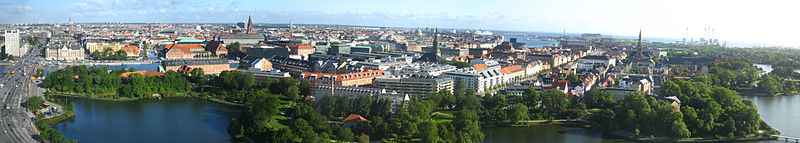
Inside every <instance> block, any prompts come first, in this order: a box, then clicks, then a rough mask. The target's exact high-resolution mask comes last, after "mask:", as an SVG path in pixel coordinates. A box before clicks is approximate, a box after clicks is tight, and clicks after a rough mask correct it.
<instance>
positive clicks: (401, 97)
mask: <svg viewBox="0 0 800 143" xmlns="http://www.w3.org/2000/svg"><path fill="white" fill-rule="evenodd" d="M312 91H313V93H314V96H315V98H314V99H316V100H319V99H322V98H326V97H331V96H329V95H331V92H333V94H336V95H348V96H350V97H353V98H355V97H358V96H370V97H372V98H376V99H387V100H389V101H391V102H392V103H391V104H392V111H391V112H394V111H397V110H398V109H400V108H404V107H405V105H406V103H407V101H409V100H411V98H410V97H409V96H408V94H401V93H397V92H396V91H387V90H386V89H377V88H365V87H352V86H349V87H342V86H334V87H333V89H331V86H323V85H318V86H314V87H313V89H312Z"/></svg>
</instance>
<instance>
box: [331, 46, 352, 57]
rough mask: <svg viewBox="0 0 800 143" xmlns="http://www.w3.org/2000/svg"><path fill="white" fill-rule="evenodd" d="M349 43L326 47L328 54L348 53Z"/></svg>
mask: <svg viewBox="0 0 800 143" xmlns="http://www.w3.org/2000/svg"><path fill="white" fill-rule="evenodd" d="M350 48H351V47H350V45H342V44H335V45H331V48H330V49H328V55H340V54H350Z"/></svg>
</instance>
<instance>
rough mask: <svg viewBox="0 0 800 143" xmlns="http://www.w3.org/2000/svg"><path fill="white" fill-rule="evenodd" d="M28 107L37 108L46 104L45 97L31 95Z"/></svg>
mask: <svg viewBox="0 0 800 143" xmlns="http://www.w3.org/2000/svg"><path fill="white" fill-rule="evenodd" d="M27 103H28V105H27V106H28V109H31V110H37V109H39V108H41V107H42V105H44V99H42V97H41V96H31V97H28V102H27Z"/></svg>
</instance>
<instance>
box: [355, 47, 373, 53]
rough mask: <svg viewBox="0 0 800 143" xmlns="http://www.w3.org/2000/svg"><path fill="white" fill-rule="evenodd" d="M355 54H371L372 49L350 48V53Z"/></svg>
mask: <svg viewBox="0 0 800 143" xmlns="http://www.w3.org/2000/svg"><path fill="white" fill-rule="evenodd" d="M355 52H360V53H372V47H368V46H360V45H359V46H355V47H350V53H355Z"/></svg>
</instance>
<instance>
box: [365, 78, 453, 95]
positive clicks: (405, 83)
mask: <svg viewBox="0 0 800 143" xmlns="http://www.w3.org/2000/svg"><path fill="white" fill-rule="evenodd" d="M372 86H373V87H375V88H378V89H386V90H394V91H397V92H400V93H404V94H409V95H427V94H428V93H435V92H439V91H449V92H452V91H453V79H450V78H446V77H442V76H438V77H435V76H427V75H414V74H405V75H396V76H382V77H377V78H375V81H373V85H372Z"/></svg>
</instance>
